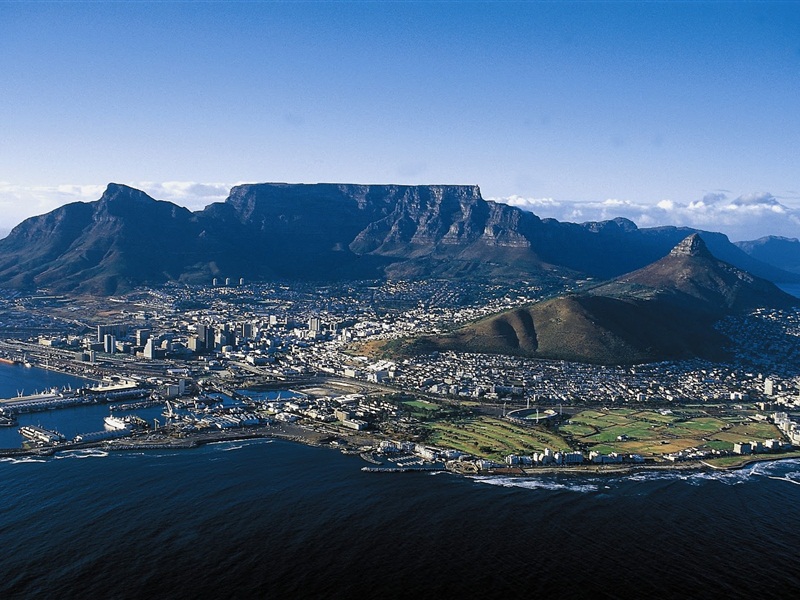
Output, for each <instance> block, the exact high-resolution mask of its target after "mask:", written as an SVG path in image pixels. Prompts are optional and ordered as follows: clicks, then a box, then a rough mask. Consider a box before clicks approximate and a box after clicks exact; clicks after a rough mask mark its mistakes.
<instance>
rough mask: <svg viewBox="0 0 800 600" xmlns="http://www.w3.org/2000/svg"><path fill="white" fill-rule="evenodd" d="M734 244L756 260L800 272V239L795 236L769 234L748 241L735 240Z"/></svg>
mask: <svg viewBox="0 0 800 600" xmlns="http://www.w3.org/2000/svg"><path fill="white" fill-rule="evenodd" d="M736 246H738V247H739V248H740V249H741V250H742V251H744V252H745V253H747V254H748V255H749V256H751V257H753V258H754V259H756V260H759V261H761V262H764V263H767V264H769V265H772V266H774V267H776V268H778V269H783V270H785V271H790V272H792V273H800V240H798V239H797V238H786V237H780V236H775V235H769V236H766V237H762V238H759V239H757V240H753V241H750V242H736Z"/></svg>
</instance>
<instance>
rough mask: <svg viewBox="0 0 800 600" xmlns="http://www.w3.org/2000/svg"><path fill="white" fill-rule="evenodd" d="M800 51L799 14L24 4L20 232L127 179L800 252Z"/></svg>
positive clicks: (7, 10)
mask: <svg viewBox="0 0 800 600" xmlns="http://www.w3.org/2000/svg"><path fill="white" fill-rule="evenodd" d="M798 34H800V5H798V4H797V3H786V2H774V3H773V2H763V3H740V2H701V3H691V4H687V3H679V4H677V5H676V4H672V3H661V2H653V3H643V4H640V3H626V2H618V3H613V2H589V3H586V2H547V3H525V2H474V3H466V4H465V3H448V2H425V3H418V2H402V3H397V2H391V3H390V2H368V3H362V2H308V3H276V2H208V3H202V4H201V5H199V6H197V5H191V6H190V5H189V4H186V3H180V2H114V3H88V2H78V3H73V2H62V3H47V2H45V3H41V2H4V3H2V5H0V48H1V49H2V50H3V51H2V52H0V64H1V65H2V67H3V71H4V73H5V74H6V76H5V80H4V88H6V89H5V91H4V96H5V97H6V100H5V102H4V103H3V106H2V107H0V122H2V124H3V127H2V129H0V139H2V144H0V206H2V207H3V217H2V219H0V232H2V231H3V230H5V231H7V230H9V229H10V228H11V227H13V226H14V225H16V224H17V223H18V222H20V221H21V220H22V219H24V218H26V217H28V216H32V215H35V214H41V213H44V212H48V211H49V210H52V209H53V208H55V207H56V206H58V205H61V204H64V203H66V202H70V201H76V200H82V201H91V200H96V199H97V198H99V197H100V195H101V194H102V190H103V188H104V187H105V185H106V184H107V183H108V182H109V181H116V182H120V183H127V184H130V185H132V186H134V187H139V188H141V189H143V190H145V191H147V192H148V193H150V194H151V195H153V197H155V198H157V199H161V200H170V201H174V202H176V203H178V204H182V205H184V206H187V207H188V208H191V209H193V210H198V209H202V208H203V207H204V206H205V205H207V204H209V203H211V202H214V201H219V200H222V199H224V197H225V196H226V195H227V191H228V189H229V188H230V187H231V186H232V185H234V184H235V183H240V182H267V181H286V182H303V183H314V182H321V181H328V182H352V183H396V184H408V185H414V184H433V183H441V184H478V185H480V186H481V190H482V192H483V195H484V197H485V198H487V199H493V200H497V201H503V202H507V203H510V204H513V205H516V206H520V207H522V208H526V209H529V210H532V211H533V212H534V213H536V214H537V215H539V216H542V217H554V218H558V219H560V220H570V221H576V222H582V221H588V220H600V219H604V218H613V217H616V216H623V217H627V218H631V219H632V220H634V221H635V222H636V223H637V224H638V225H639V226H653V225H668V224H669V225H687V226H692V227H697V228H700V229H710V230H716V231H722V232H723V233H726V234H727V235H729V236H730V237H731V239H733V240H741V239H754V238H757V237H761V236H762V235H767V234H775V235H785V236H790V237H794V236H796V234H794V233H793V232H794V231H797V226H798V225H800V192H798V188H800V183H798V181H797V173H798V172H800V169H798V166H800V159H798V158H797V153H796V150H795V147H794V146H795V143H796V140H797V139H800V137H799V136H798V134H800V117H798V116H797V114H796V112H797V111H796V109H795V108H794V104H795V103H796V98H797V92H798V88H800V86H799V85H798V83H800V43H799V42H798V41H797V40H798V39H800V35H798ZM32 40H36V42H35V43H34V42H32ZM215 182H216V183H215Z"/></svg>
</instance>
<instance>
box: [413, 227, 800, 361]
mask: <svg viewBox="0 0 800 600" xmlns="http://www.w3.org/2000/svg"><path fill="white" fill-rule="evenodd" d="M798 302H800V301H798V300H797V299H796V298H794V297H792V296H789V295H788V294H786V293H784V292H782V291H781V290H780V289H778V288H777V287H776V286H775V285H774V284H772V283H770V282H768V281H766V280H763V279H760V278H758V277H754V276H753V275H750V274H749V273H747V272H745V271H742V270H741V269H738V268H736V267H734V266H732V265H729V264H727V263H725V262H722V261H720V260H717V259H716V258H714V256H713V255H712V254H711V253H710V252H709V250H708V248H707V247H706V245H705V243H704V242H703V240H702V238H701V237H700V236H699V235H698V234H692V235H691V236H689V237H687V238H686V239H685V240H683V241H681V242H680V243H679V244H678V245H676V246H675V248H673V249H672V251H671V252H670V253H669V254H668V255H667V256H665V257H664V258H662V259H660V260H658V261H657V262H655V263H653V264H651V265H648V266H646V267H644V268H642V269H640V270H638V271H635V272H633V273H629V274H627V275H624V276H621V277H619V278H617V279H615V280H613V281H611V282H609V283H607V284H604V285H601V286H599V287H596V288H593V289H592V290H589V291H587V292H585V293H582V294H571V295H568V296H563V297H560V298H555V299H552V300H548V301H545V302H540V303H536V304H533V305H530V306H527V307H523V308H517V309H514V310H511V311H507V312H504V313H501V314H498V315H494V316H492V317H488V318H486V319H482V320H480V321H477V322H476V323H473V324H470V325H467V326H466V327H463V328H461V329H458V330H456V331H455V332H453V333H452V334H450V335H446V336H440V337H426V338H422V339H420V340H418V341H417V342H416V343H414V344H412V348H413V350H416V351H430V350H433V349H438V350H458V351H467V352H490V353H501V354H517V355H523V356H533V357H541V358H552V359H564V360H574V361H581V362H593V363H601V364H627V363H637V362H651V361H658V360H667V359H680V358H691V357H698V356H699V357H705V358H720V357H721V356H723V355H724V353H725V347H726V346H728V345H729V344H730V340H728V339H727V338H726V337H725V336H723V335H722V334H721V333H719V332H718V331H716V330H715V329H714V323H715V322H716V321H718V320H719V319H720V318H722V317H723V316H725V315H728V314H731V313H735V312H740V311H744V310H749V309H753V308H757V307H773V308H789V307H791V306H794V305H795V304H797V303H798Z"/></svg>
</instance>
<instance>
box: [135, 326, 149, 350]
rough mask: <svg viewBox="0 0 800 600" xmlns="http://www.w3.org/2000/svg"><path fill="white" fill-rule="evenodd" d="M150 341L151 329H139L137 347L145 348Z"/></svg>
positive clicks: (137, 331)
mask: <svg viewBox="0 0 800 600" xmlns="http://www.w3.org/2000/svg"><path fill="white" fill-rule="evenodd" d="M149 339H150V330H149V329H137V330H136V345H137V346H144V345H145V344H146V343H147V340H149Z"/></svg>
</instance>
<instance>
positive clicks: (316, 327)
mask: <svg viewBox="0 0 800 600" xmlns="http://www.w3.org/2000/svg"><path fill="white" fill-rule="evenodd" d="M308 329H309V331H314V332H316V333H319V332H320V331H322V319H320V318H319V317H311V318H310V319H309V320H308Z"/></svg>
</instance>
